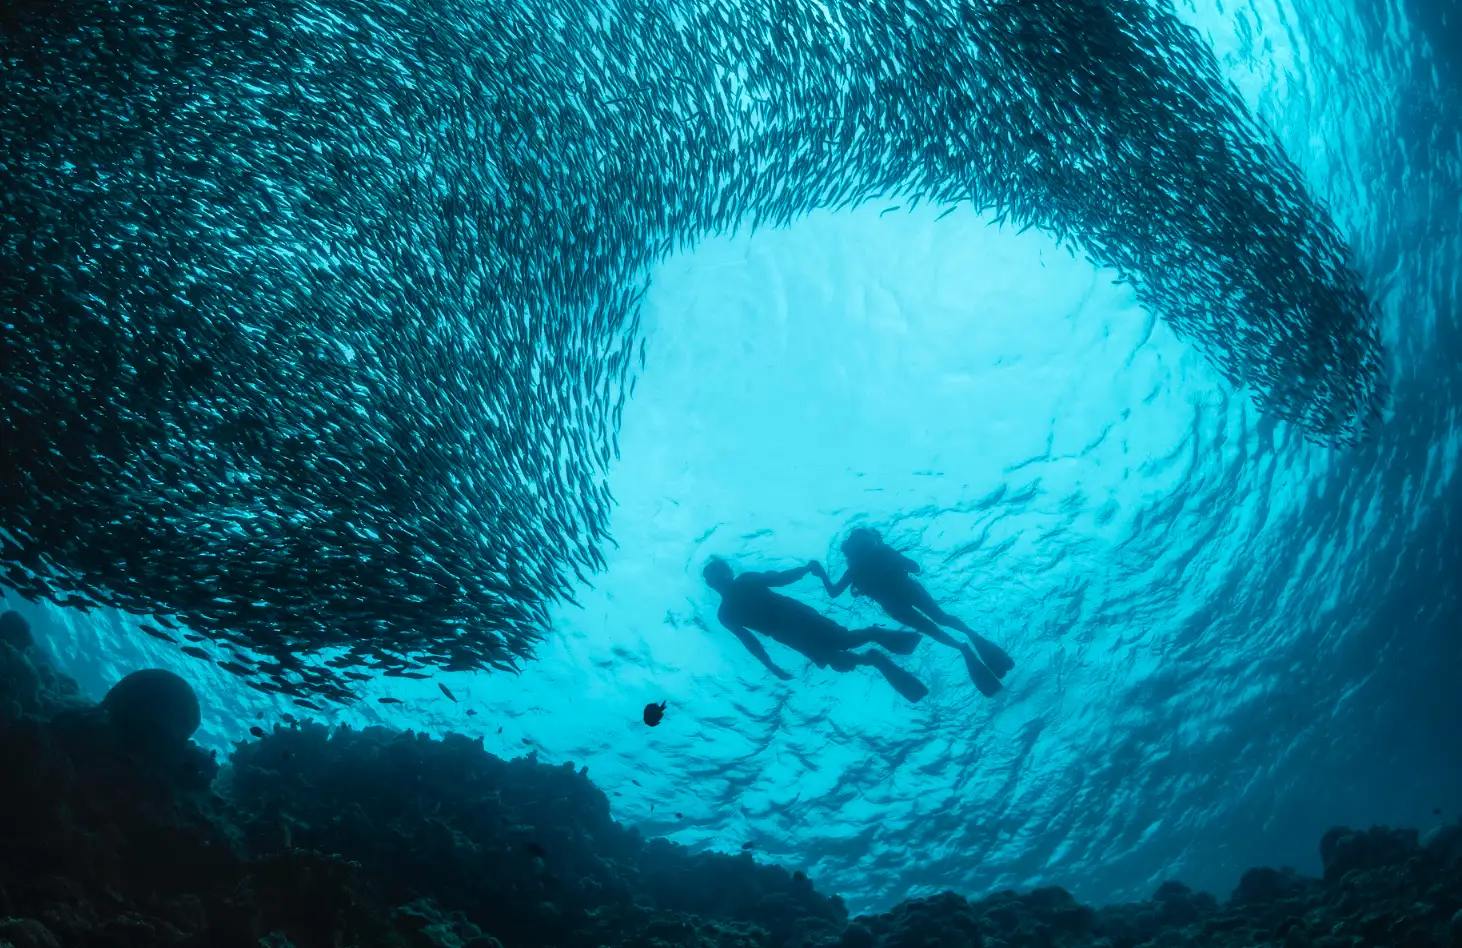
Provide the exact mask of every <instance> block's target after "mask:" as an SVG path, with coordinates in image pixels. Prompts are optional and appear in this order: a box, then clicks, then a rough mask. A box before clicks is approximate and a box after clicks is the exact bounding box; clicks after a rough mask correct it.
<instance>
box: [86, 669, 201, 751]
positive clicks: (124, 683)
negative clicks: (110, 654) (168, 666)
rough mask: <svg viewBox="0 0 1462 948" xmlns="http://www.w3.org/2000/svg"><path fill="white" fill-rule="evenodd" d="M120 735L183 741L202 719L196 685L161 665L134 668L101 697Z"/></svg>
mask: <svg viewBox="0 0 1462 948" xmlns="http://www.w3.org/2000/svg"><path fill="white" fill-rule="evenodd" d="M102 707H103V708H105V709H106V711H107V714H108V715H109V716H110V718H111V721H112V726H113V727H115V728H116V729H117V732H118V734H119V735H121V736H122V737H123V738H124V739H125V740H128V741H130V742H133V743H141V744H148V745H156V744H163V745H177V744H182V743H184V742H186V741H187V740H188V738H190V737H192V736H193V732H194V731H196V730H198V725H199V724H200V723H201V722H202V720H203V714H202V709H200V708H199V707H198V695H197V694H195V693H194V692H193V686H192V685H189V684H188V683H187V682H186V681H184V680H183V679H182V678H180V677H178V676H177V675H175V674H173V673H172V672H170V671H166V670H164V669H161V668H144V669H142V670H141V671H135V672H132V673H131V674H130V675H127V676H126V677H125V678H123V679H122V680H121V681H119V682H117V683H116V684H115V685H113V686H112V689H111V690H110V691H108V692H107V694H106V697H105V698H103V699H102Z"/></svg>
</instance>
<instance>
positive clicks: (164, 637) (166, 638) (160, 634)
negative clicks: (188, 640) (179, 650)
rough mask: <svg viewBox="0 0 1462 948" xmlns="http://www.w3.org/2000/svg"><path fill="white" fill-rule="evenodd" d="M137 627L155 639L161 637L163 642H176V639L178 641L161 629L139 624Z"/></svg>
mask: <svg viewBox="0 0 1462 948" xmlns="http://www.w3.org/2000/svg"><path fill="white" fill-rule="evenodd" d="M137 628H139V629H141V630H142V631H143V632H145V633H147V634H148V635H150V636H152V637H153V638H155V639H161V640H162V641H164V642H172V643H174V644H176V643H177V641H178V640H177V639H175V638H173V637H172V636H171V635H168V634H167V633H166V632H164V631H162V630H161V629H155V628H153V627H152V626H150V625H139V626H138V627H137Z"/></svg>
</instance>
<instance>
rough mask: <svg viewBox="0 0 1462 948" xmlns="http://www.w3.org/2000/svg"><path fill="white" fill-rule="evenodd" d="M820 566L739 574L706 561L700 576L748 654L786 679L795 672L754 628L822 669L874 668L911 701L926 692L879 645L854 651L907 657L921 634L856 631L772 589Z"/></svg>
mask: <svg viewBox="0 0 1462 948" xmlns="http://www.w3.org/2000/svg"><path fill="white" fill-rule="evenodd" d="M821 569H822V567H821V566H820V565H818V564H817V563H809V564H807V565H806V566H803V567H800V568H798V569H789V570H782V571H780V572H772V573H742V574H741V575H740V576H735V575H733V574H732V572H731V565H730V564H729V563H727V562H726V561H725V560H722V559H714V560H711V562H709V563H707V564H706V568H705V569H704V570H703V571H702V573H701V575H703V576H704V577H705V579H706V585H708V586H710V587H711V588H712V589H714V590H715V591H716V592H718V593H720V594H721V608H720V609H719V610H718V611H717V613H716V618H718V619H720V620H721V624H722V625H724V626H725V627H726V628H728V629H730V630H731V632H732V634H734V635H735V636H736V637H737V638H738V639H740V640H741V644H742V645H744V646H746V650H747V651H748V652H750V653H751V654H752V655H754V656H756V658H757V660H758V661H760V662H761V663H762V664H763V665H765V666H766V667H767V668H768V669H770V670H771V672H772V674H774V675H776V676H777V677H778V678H780V679H782V680H783V681H786V680H787V679H789V678H791V677H792V675H791V674H790V673H789V672H786V671H784V670H782V669H781V668H779V667H778V666H777V664H776V663H775V662H773V661H772V657H771V656H770V655H768V654H767V650H766V647H765V646H763V645H762V644H761V641H760V640H759V639H757V637H756V636H754V635H752V634H751V633H752V632H760V633H761V634H762V635H765V636H766V637H767V638H769V639H772V640H773V641H776V642H781V643H782V644H783V645H785V646H787V647H788V648H790V649H793V650H795V651H798V652H801V653H802V654H803V655H806V656H807V657H808V658H809V659H811V660H812V661H813V663H814V664H816V665H817V666H818V667H819V668H823V667H831V668H832V669H834V670H835V671H840V672H846V671H852V670H853V669H854V668H857V667H858V666H860V665H866V666H868V667H870V668H875V669H877V670H878V671H879V672H880V673H882V675H883V677H884V678H885V679H886V680H887V681H888V683H889V684H890V685H893V687H894V690H895V691H897V692H898V693H899V694H901V695H903V696H904V697H905V698H907V699H908V700H909V701H918V700H919V699H920V698H922V697H924V696H925V695H927V694H928V693H929V689H928V688H927V687H925V685H924V683H923V682H921V681H919V679H917V678H915V677H914V676H913V675H911V674H909V673H908V672H907V671H904V670H903V669H902V668H900V667H899V666H897V665H895V664H894V663H893V660H892V659H890V658H889V657H888V656H887V655H885V654H884V653H883V652H880V651H879V650H878V649H876V648H870V649H867V650H865V651H862V652H855V651H853V649H855V648H858V647H859V646H862V645H868V644H874V645H881V646H883V647H884V648H886V649H888V650H889V651H890V652H894V653H896V654H899V655H908V654H909V653H910V652H912V651H913V650H914V649H915V648H916V647H917V646H918V644H919V636H918V635H917V634H916V633H913V632H901V631H898V630H896V629H880V628H878V627H876V626H875V627H873V628H869V629H859V630H857V631H856V632H855V631H853V630H851V629H845V628H843V627H842V626H840V625H838V624H837V623H836V622H834V621H833V620H831V619H829V618H828V617H827V616H825V615H823V614H822V613H820V612H818V611H817V610H816V609H813V608H812V607H811V606H809V605H807V604H806V603H804V602H798V601H797V600H796V599H792V598H789V597H787V596H783V595H782V594H780V593H775V592H772V588H773V587H775V586H787V585H789V584H791V583H795V582H797V580H799V579H801V578H802V577H804V576H806V575H807V574H808V573H809V572H816V571H820V570H821Z"/></svg>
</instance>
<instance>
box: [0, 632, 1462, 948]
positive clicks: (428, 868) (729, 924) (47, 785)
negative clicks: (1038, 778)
mask: <svg viewBox="0 0 1462 948" xmlns="http://www.w3.org/2000/svg"><path fill="white" fill-rule="evenodd" d="M134 674H138V673H134ZM132 681H133V682H134V684H133V685H132V686H129V687H128V688H126V689H124V692H125V693H126V694H127V696H128V697H127V699H126V701H124V702H118V701H108V702H104V703H103V704H101V705H95V704H92V703H91V702H89V701H87V700H86V699H84V698H82V697H80V696H79V694H78V692H77V689H76V686H75V683H74V682H71V681H70V680H69V679H67V678H65V676H63V675H60V674H58V673H57V672H56V671H55V670H54V669H53V668H51V667H50V665H49V664H48V662H47V661H46V659H45V657H44V655H43V654H42V653H41V651H40V650H39V649H37V648H34V647H31V646H25V647H16V646H15V645H13V644H11V643H10V642H9V641H8V640H5V639H0V711H4V712H5V713H4V714H0V773H3V774H5V779H4V780H0V814H3V817H0V946H15V948H22V946H57V945H66V946H76V948H92V946H97V948H101V946H106V948H132V946H136V948H158V946H208V948H235V946H237V948H260V946H265V948H338V946H347V948H348V946H371V948H464V946H467V948H536V946H540V945H557V946H559V948H580V946H583V948H606V946H607V948H642V946H661V948H705V946H708V945H715V946H718V948H911V946H918V948H922V946H939V948H1021V946H1050V948H1058V946H1059V948H1138V946H1142V948H1159V946H1161V948H1174V946H1176V948H1185V946H1195V948H1197V946H1204V948H1230V946H1234V948H1237V946H1241V945H1244V946H1248V945H1259V944H1267V945H1275V946H1282V948H1342V946H1344V948H1357V946H1362V948H1382V946H1384V948H1394V946H1408V948H1462V911H1459V910H1462V823H1452V824H1448V825H1443V826H1440V827H1437V828H1436V829H1434V830H1432V831H1431V832H1430V833H1429V834H1428V836H1427V838H1426V839H1424V840H1423V839H1419V838H1418V834H1417V833H1416V832H1415V831H1414V830H1393V829H1384V828H1373V829H1370V830H1366V831H1352V830H1347V829H1341V828H1337V829H1333V830H1331V831H1330V832H1328V833H1327V834H1325V837H1324V839H1323V840H1322V841H1321V844H1320V855H1321V858H1322V860H1323V865H1324V876H1323V878H1321V879H1314V878H1308V877H1305V876H1302V875H1300V874H1298V873H1295V872H1294V871H1292V870H1287V869H1253V870H1250V871H1249V872H1247V873H1245V874H1244V876H1243V877H1242V879H1241V880H1240V881H1239V884H1238V886H1237V888H1236V889H1235V890H1234V892H1233V894H1232V895H1231V897H1230V898H1229V899H1228V900H1226V901H1223V902H1220V901H1219V900H1217V899H1216V898H1214V897H1213V896H1212V895H1209V894H1207V893H1203V892H1194V891H1192V890H1190V889H1188V888H1187V887H1186V886H1183V885H1182V884H1180V883H1178V882H1167V883H1164V884H1163V885H1161V886H1160V887H1159V888H1158V889H1157V891H1156V892H1155V894H1154V895H1153V897H1152V898H1151V899H1149V900H1146V901H1142V902H1135V903H1126V904H1120V905H1108V906H1102V907H1092V906H1087V905H1082V904H1080V903H1079V902H1077V901H1076V900H1075V899H1074V898H1073V897H1072V896H1071V895H1070V894H1069V893H1068V892H1066V891H1065V890H1063V889H1060V888H1055V887H1046V888H1040V889H1035V890H1033V891H1029V892H1014V891H1003V892H997V893H994V894H991V895H988V896H986V897H984V898H980V899H967V898H965V897H963V896H960V895H956V894H954V893H944V894H941V895H936V896H933V897H930V898H916V899H909V900H906V901H904V902H902V903H900V904H898V905H896V906H894V907H893V908H891V909H890V910H889V911H887V912H884V913H880V914H875V915H868V916H861V917H858V918H852V919H850V918H849V916H848V912H847V909H846V908H845V906H844V905H843V903H842V901H841V900H840V899H838V898H837V897H835V896H828V895H825V894H823V893H820V892H818V891H817V889H816V887H815V885H814V883H813V882H812V880H810V879H809V878H808V877H807V876H806V875H805V874H804V873H802V872H800V871H795V870H793V871H788V870H787V869H786V868H783V867H780V866H775V865H768V864H766V863H764V862H761V861H758V859H757V858H756V857H755V856H753V855H752V854H750V853H745V852H743V853H739V854H735V855H727V854H721V853H695V852H691V851H689V850H687V849H686V848H684V847H682V846H679V845H677V844H674V843H671V842H668V841H666V840H663V839H647V838H644V837H643V836H641V835H640V833H639V832H638V831H637V830H635V829H633V828H631V827H626V826H624V825H622V824H620V823H617V822H616V821H615V820H614V819H613V818H612V817H611V815H610V812H609V801H608V797H606V795H605V793H604V791H603V790H601V789H600V788H599V787H597V786H595V785H594V784H593V783H592V782H591V781H590V779H589V776H588V774H587V768H584V767H575V766H574V765H573V764H571V763H565V764H559V765H556V766H555V765H550V764H548V763H545V762H542V761H539V760H537V759H535V758H534V757H531V756H530V757H523V758H517V759H515V760H503V759H500V758H498V757H495V756H493V755H491V754H489V753H487V752H486V751H485V750H484V749H483V747H482V744H481V742H480V741H478V740H474V739H469V738H467V737H463V736H461V735H448V736H447V737H445V738H443V739H440V740H438V739H433V738H429V737H427V736H426V735H423V734H413V733H410V732H407V733H400V732H393V731H389V730H387V729H385V728H370V729H367V730H364V731H357V730H352V729H350V728H346V727H342V728H337V729H335V730H334V731H330V730H327V729H326V728H324V727H321V726H319V725H303V726H298V725H296V726H289V727H286V726H284V725H279V724H276V725H274V726H273V727H272V728H271V729H270V730H268V731H266V732H265V733H264V736H263V737H262V738H260V739H257V740H249V741H246V742H243V743H240V744H238V745H236V747H235V749H234V751H233V753H232V754H231V755H230V757H229V759H228V760H227V761H224V762H222V763H220V762H219V761H216V760H215V759H213V757H212V756H211V755H210V754H208V753H205V752H204V751H202V750H200V749H199V748H198V747H197V746H196V745H194V744H192V743H191V742H189V741H188V740H187V738H186V734H187V732H188V729H189V728H190V727H192V726H193V725H194V724H196V720H197V718H196V706H190V705H189V704H188V703H187V702H179V701H178V700H177V693H176V689H177V683H176V682H173V681H171V680H169V679H160V678H158V677H157V676H147V675H144V676H142V677H140V678H134V679H132ZM139 683H140V684H139ZM120 705H126V706H128V707H129V710H127V711H126V712H125V713H122V714H120V715H119V714H117V713H116V711H117V709H118V707H119V706H120ZM143 707H145V708H147V709H148V710H147V712H146V713H141V714H139V713H137V709H138V708H143ZM149 728H150V729H151V731H152V739H144V740H139V739H138V738H139V736H141V735H139V733H138V732H139V729H149ZM261 730H262V729H261ZM686 792H688V793H694V792H695V791H694V789H693V788H687V791H686Z"/></svg>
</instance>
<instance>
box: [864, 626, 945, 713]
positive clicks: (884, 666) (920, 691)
mask: <svg viewBox="0 0 1462 948" xmlns="http://www.w3.org/2000/svg"><path fill="white" fill-rule="evenodd" d="M915 634H917V633H915ZM864 660H865V661H866V662H867V664H869V665H872V666H873V667H874V668H876V669H878V670H879V671H880V672H882V673H883V677H884V679H885V680H887V681H888V683H889V684H890V685H893V690H894V691H897V692H898V693H899V694H901V695H903V697H904V699H905V700H906V701H911V702H917V701H919V700H921V699H922V698H923V697H924V696H925V695H927V694H929V688H928V686H927V685H925V684H924V683H923V682H922V681H920V680H919V679H917V678H915V677H914V676H913V675H911V674H909V673H908V672H906V671H904V670H903V669H902V668H900V667H898V666H897V665H895V664H894V663H893V659H891V658H889V657H888V656H887V655H884V654H882V653H881V652H874V651H869V652H865V653H864Z"/></svg>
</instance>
